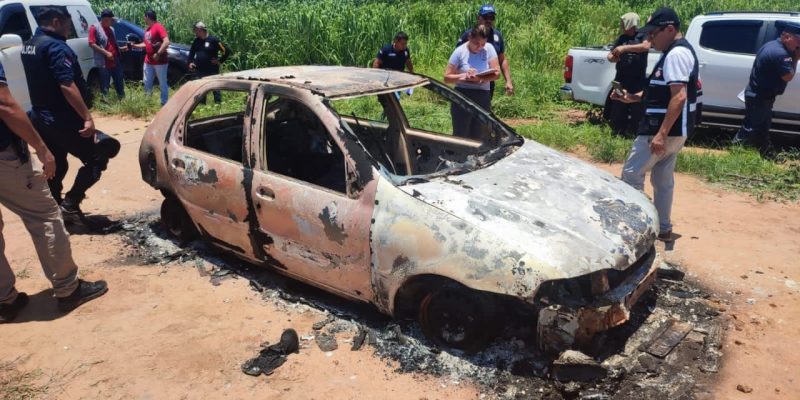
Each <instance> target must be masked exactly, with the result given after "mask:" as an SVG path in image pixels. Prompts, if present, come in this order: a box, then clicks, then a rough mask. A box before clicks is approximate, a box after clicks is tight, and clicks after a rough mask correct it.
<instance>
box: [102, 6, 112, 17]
mask: <svg viewBox="0 0 800 400" xmlns="http://www.w3.org/2000/svg"><path fill="white" fill-rule="evenodd" d="M108 17H111V18H114V13H113V12H112V11H111V10H110V9H108V8H106V9H104V10H103V11H100V18H108Z"/></svg>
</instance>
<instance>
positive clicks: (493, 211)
mask: <svg viewBox="0 0 800 400" xmlns="http://www.w3.org/2000/svg"><path fill="white" fill-rule="evenodd" d="M401 189H402V190H404V191H406V192H407V193H414V192H416V193H419V196H418V197H419V198H420V199H423V200H424V201H425V202H426V203H427V204H430V205H433V206H435V207H437V208H440V209H442V210H444V211H446V212H448V213H449V214H452V215H454V216H456V217H458V218H461V219H463V220H464V221H466V222H468V223H470V224H472V225H475V226H479V227H480V229H482V230H485V231H487V232H490V233H492V234H494V235H496V236H498V237H502V238H503V240H504V241H507V242H509V243H515V244H516V245H517V246H519V247H520V248H524V249H525V251H526V252H529V253H530V254H531V256H532V257H534V258H535V259H537V260H540V261H541V262H542V263H543V264H545V265H548V266H550V267H552V268H555V269H557V270H559V271H560V272H561V275H562V276H563V277H572V276H580V275H585V274H588V273H591V272H594V271H599V270H602V269H607V268H612V269H620V270H622V269H626V268H627V267H628V266H630V265H631V264H633V263H634V262H635V261H636V260H638V259H639V258H640V257H641V256H643V255H644V254H645V253H646V252H647V251H648V249H649V248H650V247H651V246H652V245H653V243H654V242H655V237H656V232H657V226H658V218H657V213H656V212H655V207H654V206H653V204H652V203H650V201H649V200H648V199H647V198H646V197H645V196H644V195H643V194H642V193H640V192H639V191H637V190H635V189H633V188H631V187H630V186H628V185H627V184H625V183H624V182H622V181H621V180H619V179H617V178H615V177H614V176H612V175H610V174H608V173H605V172H603V171H601V170H599V169H597V168H595V167H593V166H592V165H589V164H587V163H584V162H582V161H580V160H576V159H574V158H572V157H569V156H566V155H564V154H561V153H559V152H557V151H555V150H552V149H550V148H548V147H545V146H543V145H540V144H538V143H536V142H533V141H525V144H524V145H523V146H522V147H521V148H520V149H519V150H517V151H516V152H514V153H513V154H511V155H509V156H507V157H506V158H503V159H501V160H499V161H498V162H496V163H495V164H494V165H491V166H489V167H486V168H483V169H479V170H476V171H472V172H469V173H465V174H460V175H456V176H446V177H442V178H436V179H433V180H431V181H429V182H425V183H419V184H409V185H405V186H401Z"/></svg>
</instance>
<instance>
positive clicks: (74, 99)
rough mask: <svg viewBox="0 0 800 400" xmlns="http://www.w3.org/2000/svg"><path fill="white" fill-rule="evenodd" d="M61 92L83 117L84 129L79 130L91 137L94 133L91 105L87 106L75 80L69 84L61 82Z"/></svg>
mask: <svg viewBox="0 0 800 400" xmlns="http://www.w3.org/2000/svg"><path fill="white" fill-rule="evenodd" d="M61 93H63V94H64V98H65V99H67V103H69V105H70V106H71V107H72V109H73V110H75V112H76V113H78V115H79V116H80V117H81V118H83V129H81V130H80V131H79V132H80V134H81V136H83V137H90V136H92V135H94V121H93V120H92V114H91V113H90V112H89V107H86V103H84V102H83V97H81V91H80V90H79V89H78V86H77V85H75V82H70V83H69V84H65V83H61Z"/></svg>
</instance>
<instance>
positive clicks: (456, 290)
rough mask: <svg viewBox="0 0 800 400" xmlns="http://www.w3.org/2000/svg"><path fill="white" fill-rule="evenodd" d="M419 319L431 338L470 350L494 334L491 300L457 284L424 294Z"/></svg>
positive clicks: (477, 348)
mask: <svg viewBox="0 0 800 400" xmlns="http://www.w3.org/2000/svg"><path fill="white" fill-rule="evenodd" d="M418 319H419V324H420V326H421V327H422V331H423V332H424V333H425V336H427V337H428V339H430V340H431V341H433V342H434V343H436V344H439V345H442V346H446V347H451V348H455V349H459V350H464V351H467V352H474V351H478V350H481V349H483V348H485V347H486V345H487V344H488V343H489V341H490V340H491V339H493V337H494V323H493V322H494V318H493V312H492V307H491V302H490V301H486V299H485V298H483V296H479V295H476V292H474V291H471V290H469V289H467V288H465V287H463V286H461V285H457V284H447V285H444V286H443V287H440V288H438V289H436V290H433V291H430V292H428V293H427V294H425V295H424V296H423V298H422V300H421V301H420V304H419V315H418Z"/></svg>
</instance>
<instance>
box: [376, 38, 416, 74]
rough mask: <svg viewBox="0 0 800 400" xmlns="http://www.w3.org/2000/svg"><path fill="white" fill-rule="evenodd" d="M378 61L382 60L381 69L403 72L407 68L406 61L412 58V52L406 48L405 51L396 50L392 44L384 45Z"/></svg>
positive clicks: (379, 52)
mask: <svg viewBox="0 0 800 400" xmlns="http://www.w3.org/2000/svg"><path fill="white" fill-rule="evenodd" d="M377 58H378V60H381V68H387V69H393V70H395V71H402V70H404V69H405V68H406V60H408V59H409V58H411V50H409V49H408V47H406V49H405V50H403V51H397V50H395V49H394V46H392V44H391V43H389V44H387V45H384V46H383V47H381V49H380V50H379V51H378V56H377Z"/></svg>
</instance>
